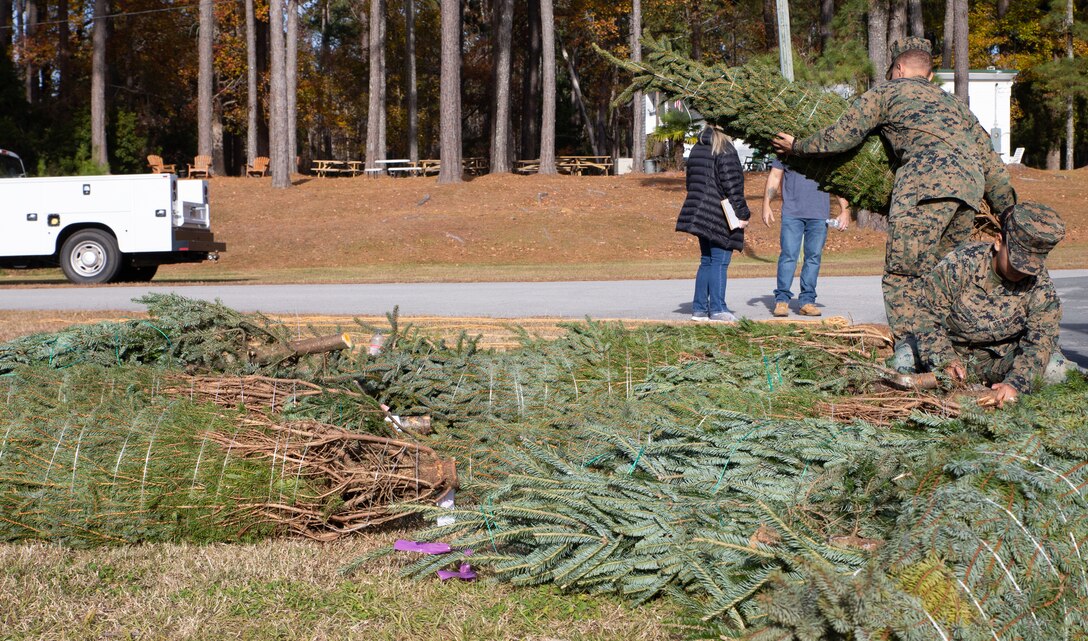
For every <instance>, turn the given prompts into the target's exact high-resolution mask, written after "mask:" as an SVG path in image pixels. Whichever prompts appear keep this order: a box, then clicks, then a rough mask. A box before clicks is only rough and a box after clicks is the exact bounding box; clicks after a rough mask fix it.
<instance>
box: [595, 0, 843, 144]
mask: <svg viewBox="0 0 1088 641" xmlns="http://www.w3.org/2000/svg"><path fill="white" fill-rule="evenodd" d="M827 1H828V2H832V1H833V0H827ZM688 22H689V24H690V25H691V59H692V60H695V61H697V62H699V61H702V59H703V3H702V0H692V2H691V10H690V13H689V14H688ZM594 153H596V152H594Z"/></svg>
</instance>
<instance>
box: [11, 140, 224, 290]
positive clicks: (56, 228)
mask: <svg viewBox="0 0 1088 641" xmlns="http://www.w3.org/2000/svg"><path fill="white" fill-rule="evenodd" d="M226 249H227V246H226V244H225V243H222V242H217V241H216V240H215V237H214V234H213V233H212V231H211V223H210V220H209V208H208V182H207V181H205V180H178V177H177V176H176V175H174V174H139V175H134V176H70V177H62V178H27V177H26V171H25V170H24V168H23V161H22V159H20V158H19V156H17V155H16V154H14V153H12V152H10V151H6V150H4V149H0V267H9V268H11V267H14V268H24V267H43V266H56V265H59V266H60V268H61V270H63V271H64V275H65V276H66V277H67V278H68V280H70V281H72V282H73V283H105V282H110V281H134V282H146V281H149V280H151V279H152V278H153V277H154V276H155V272H156V271H157V270H158V268H159V265H167V264H173V263H198V262H201V261H204V260H217V259H218V258H219V255H218V252H222V251H226Z"/></svg>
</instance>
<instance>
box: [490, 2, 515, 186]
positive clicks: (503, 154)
mask: <svg viewBox="0 0 1088 641" xmlns="http://www.w3.org/2000/svg"><path fill="white" fill-rule="evenodd" d="M495 26H496V31H495V38H494V39H493V46H494V52H495V56H494V59H495V67H494V69H495V110H494V113H495V117H494V119H493V120H492V122H491V173H493V174H508V173H510V169H511V162H510V160H511V157H510V121H511V120H510V66H511V55H512V52H511V49H510V47H511V40H512V38H513V28H514V0H495Z"/></svg>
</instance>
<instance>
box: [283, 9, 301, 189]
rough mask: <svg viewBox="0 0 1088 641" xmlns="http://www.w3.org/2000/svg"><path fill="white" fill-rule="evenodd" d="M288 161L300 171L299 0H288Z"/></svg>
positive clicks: (286, 60)
mask: <svg viewBox="0 0 1088 641" xmlns="http://www.w3.org/2000/svg"><path fill="white" fill-rule="evenodd" d="M284 60H285V63H286V64H285V66H286V74H287V162H288V166H289V167H290V171H291V173H294V172H297V171H298V163H297V162H296V158H298V0H287V51H286V52H285V56H284Z"/></svg>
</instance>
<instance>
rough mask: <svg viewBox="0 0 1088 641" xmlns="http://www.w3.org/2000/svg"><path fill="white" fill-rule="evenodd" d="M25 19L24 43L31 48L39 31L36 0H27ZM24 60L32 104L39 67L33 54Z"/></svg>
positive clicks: (27, 93) (27, 94)
mask: <svg viewBox="0 0 1088 641" xmlns="http://www.w3.org/2000/svg"><path fill="white" fill-rule="evenodd" d="M25 20H26V22H25V23H24V28H25V29H26V37H25V38H23V44H24V46H26V47H28V48H29V47H32V46H33V41H34V36H35V35H37V32H38V4H37V3H36V2H35V1H34V0H27V2H26V18H25ZM24 60H25V63H26V64H25V66H24V67H23V74H24V75H23V91H24V94H25V97H26V101H27V104H31V105H32V104H34V102H35V99H36V98H37V94H38V91H37V84H38V69H37V67H36V66H35V65H34V63H33V57H32V56H29V55H24Z"/></svg>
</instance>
